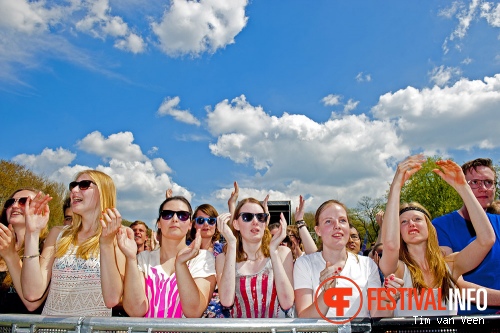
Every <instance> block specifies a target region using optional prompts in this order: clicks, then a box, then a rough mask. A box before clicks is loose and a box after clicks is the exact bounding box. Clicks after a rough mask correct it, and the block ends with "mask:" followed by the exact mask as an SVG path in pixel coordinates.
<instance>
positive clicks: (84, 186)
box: [69, 180, 97, 191]
mask: <svg viewBox="0 0 500 333" xmlns="http://www.w3.org/2000/svg"><path fill="white" fill-rule="evenodd" d="M90 184H94V185H97V184H96V183H94V182H93V181H92V180H80V181H79V182H71V183H69V190H70V191H72V190H73V189H74V188H75V187H77V186H78V188H79V189H80V190H82V191H85V190H88V189H89V187H90Z"/></svg>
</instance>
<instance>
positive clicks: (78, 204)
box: [70, 174, 101, 216]
mask: <svg viewBox="0 0 500 333" xmlns="http://www.w3.org/2000/svg"><path fill="white" fill-rule="evenodd" d="M82 180H92V181H93V179H92V178H91V177H90V176H89V175H87V174H82V175H80V176H79V177H78V178H77V179H76V181H77V182H79V181H82ZM70 198H71V209H72V210H73V213H74V214H78V215H81V216H86V215H87V214H96V212H98V213H100V212H101V209H100V206H101V203H100V201H99V188H98V187H97V185H96V184H90V187H89V188H88V189H86V190H82V189H80V186H76V187H74V188H73V189H72V190H71V193H70Z"/></svg>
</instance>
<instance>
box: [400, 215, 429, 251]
mask: <svg viewBox="0 0 500 333" xmlns="http://www.w3.org/2000/svg"><path fill="white" fill-rule="evenodd" d="M399 222H400V223H401V237H402V238H403V241H404V242H405V243H406V244H418V243H420V242H422V241H426V240H427V238H428V237H429V230H428V229H427V222H426V221H425V215H424V213H422V212H419V211H418V210H408V211H406V212H404V213H403V214H401V215H400V216H399Z"/></svg>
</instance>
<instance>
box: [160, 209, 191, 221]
mask: <svg viewBox="0 0 500 333" xmlns="http://www.w3.org/2000/svg"><path fill="white" fill-rule="evenodd" d="M174 215H177V218H178V219H179V220H181V221H182V222H185V221H187V220H189V217H190V216H191V214H189V212H186V211H185V210H179V211H175V210H162V211H161V213H160V216H161V218H162V219H164V220H170V219H171V218H173V217H174Z"/></svg>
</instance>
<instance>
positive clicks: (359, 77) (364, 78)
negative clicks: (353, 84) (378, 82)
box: [356, 72, 372, 82]
mask: <svg viewBox="0 0 500 333" xmlns="http://www.w3.org/2000/svg"><path fill="white" fill-rule="evenodd" d="M371 80H372V76H371V75H370V74H364V73H363V72H360V73H358V75H356V81H358V82H370V81H371Z"/></svg>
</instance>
